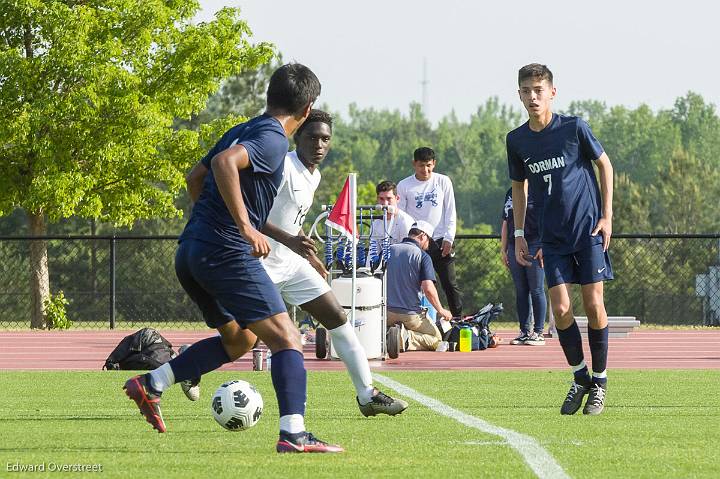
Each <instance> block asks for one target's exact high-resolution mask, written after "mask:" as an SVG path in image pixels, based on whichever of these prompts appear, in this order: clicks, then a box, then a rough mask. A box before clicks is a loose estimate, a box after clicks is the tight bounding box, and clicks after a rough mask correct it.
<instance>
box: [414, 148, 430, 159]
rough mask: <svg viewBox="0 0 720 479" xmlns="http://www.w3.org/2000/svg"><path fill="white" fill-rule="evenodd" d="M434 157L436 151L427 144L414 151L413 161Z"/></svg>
mask: <svg viewBox="0 0 720 479" xmlns="http://www.w3.org/2000/svg"><path fill="white" fill-rule="evenodd" d="M434 159H435V152H434V151H433V149H432V148H429V147H427V146H421V147H420V148H418V149H417V150H415V152H414V153H413V161H432V160H434Z"/></svg>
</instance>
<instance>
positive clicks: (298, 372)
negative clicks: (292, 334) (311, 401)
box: [270, 349, 307, 417]
mask: <svg viewBox="0 0 720 479" xmlns="http://www.w3.org/2000/svg"><path fill="white" fill-rule="evenodd" d="M270 374H271V376H272V382H273V387H274V388H275V396H276V397H277V401H278V409H280V416H281V417H282V416H287V415H290V414H299V415H301V416H304V415H305V401H306V399H307V372H306V371H305V364H304V363H303V355H302V354H301V353H300V351H296V350H294V349H283V350H282V351H278V352H277V353H275V352H274V353H273V355H272V368H271V369H270Z"/></svg>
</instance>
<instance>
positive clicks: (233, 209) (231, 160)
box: [125, 63, 342, 452]
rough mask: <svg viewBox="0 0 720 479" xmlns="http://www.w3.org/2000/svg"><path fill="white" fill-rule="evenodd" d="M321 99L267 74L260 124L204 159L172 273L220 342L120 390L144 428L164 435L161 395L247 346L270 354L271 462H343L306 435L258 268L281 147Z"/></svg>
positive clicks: (295, 364)
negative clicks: (276, 417) (314, 458)
mask: <svg viewBox="0 0 720 479" xmlns="http://www.w3.org/2000/svg"><path fill="white" fill-rule="evenodd" d="M318 95H320V82H319V81H318V79H317V77H316V76H315V74H314V73H313V72H312V71H311V70H310V69H309V68H307V67H305V66H303V65H300V64H297V63H295V64H288V65H283V66H282V67H280V68H279V69H277V70H276V71H275V73H273V75H272V77H271V78H270V84H269V86H268V91H267V109H266V111H265V113H264V114H262V115H260V116H258V117H255V118H253V119H252V120H250V121H248V122H246V123H242V124H240V125H237V126H235V127H233V128H231V129H230V130H228V131H227V132H226V133H225V134H224V135H223V137H222V138H221V139H220V141H218V143H217V144H216V145H215V146H214V147H213V148H212V149H211V150H210V152H209V153H208V154H207V157H208V158H210V161H209V163H208V164H209V165H210V170H209V172H208V173H207V175H206V176H205V180H204V184H203V188H202V192H201V194H200V197H199V198H198V200H197V202H196V203H195V205H194V206H193V210H192V214H191V216H190V220H189V221H188V223H187V225H186V226H185V230H184V231H183V233H182V235H181V236H180V241H179V246H178V250H177V253H176V256H175V271H176V273H177V276H178V279H179V280H180V283H181V285H182V287H183V289H185V291H186V292H187V293H188V295H189V296H190V297H191V298H192V300H193V301H194V302H195V303H196V304H197V305H198V306H199V307H200V310H201V311H202V313H203V317H204V319H205V322H206V323H207V325H208V326H210V327H212V328H216V329H217V330H218V332H219V333H220V335H219V336H214V337H211V338H207V339H203V340H201V341H198V342H197V343H195V344H193V345H192V346H190V347H189V348H188V349H187V350H185V351H184V352H183V353H182V354H180V355H178V356H177V357H176V358H174V359H173V360H171V361H170V362H169V363H166V364H163V365H162V366H160V367H159V368H157V369H155V370H153V371H151V372H150V373H148V374H145V375H142V376H135V377H132V378H130V379H129V380H128V381H127V382H126V383H125V390H126V394H127V395H128V396H129V397H130V398H131V399H133V400H134V401H135V403H136V404H137V405H138V407H139V408H140V412H141V413H142V414H143V416H145V419H146V420H147V421H148V422H149V423H150V424H152V426H153V427H154V428H155V429H157V430H158V431H159V432H164V431H165V423H164V421H163V418H162V414H161V411H160V395H161V394H162V392H163V391H165V390H166V389H167V388H169V387H170V386H171V385H172V384H173V383H175V382H182V381H185V380H188V379H192V378H196V377H200V376H202V374H204V373H206V372H209V371H213V370H215V369H217V368H219V367H220V366H222V365H223V364H225V363H227V362H230V360H231V358H232V357H236V356H237V352H238V351H242V350H247V349H249V348H250V347H251V346H252V344H248V342H249V341H254V336H253V335H251V334H246V332H245V329H247V330H249V331H251V332H252V333H253V334H254V335H255V336H257V337H259V338H260V339H261V340H262V341H263V342H264V343H265V344H266V345H267V346H268V347H269V348H270V350H271V351H272V352H273V368H272V382H273V387H274V388H275V394H276V396H277V401H278V408H279V412H280V439H279V440H278V442H277V446H276V450H277V451H278V452H340V451H342V448H341V447H339V446H333V445H330V444H327V443H325V442H323V441H320V440H318V439H316V438H315V437H314V436H313V435H312V434H311V433H309V432H307V431H306V430H305V422H304V415H305V401H306V396H307V392H306V391H307V375H306V372H305V367H304V364H303V355H302V345H301V344H300V337H299V335H298V332H297V328H296V327H295V324H294V323H293V322H292V320H291V319H290V316H289V315H288V314H287V311H286V310H285V304H284V303H283V300H282V298H281V297H280V293H279V292H278V290H277V289H276V288H275V286H274V285H273V282H272V281H271V279H270V277H269V276H268V274H267V272H266V271H265V269H264V268H263V266H262V264H261V262H260V258H261V257H266V256H267V255H268V253H269V252H270V247H269V245H268V242H267V239H266V238H265V236H263V235H262V234H261V233H260V230H261V229H262V228H263V225H264V224H265V221H266V220H267V217H268V214H269V212H270V209H271V207H272V205H273V201H274V198H275V195H276V194H277V190H278V187H279V186H280V184H281V181H282V178H283V166H284V160H285V154H286V153H287V150H288V137H289V136H290V135H292V134H293V132H294V131H295V130H296V129H297V128H298V127H299V126H300V125H302V123H303V122H304V121H305V119H306V118H307V116H308V115H309V113H310V110H311V108H312V105H313V103H314V102H315V100H316V98H317V97H318Z"/></svg>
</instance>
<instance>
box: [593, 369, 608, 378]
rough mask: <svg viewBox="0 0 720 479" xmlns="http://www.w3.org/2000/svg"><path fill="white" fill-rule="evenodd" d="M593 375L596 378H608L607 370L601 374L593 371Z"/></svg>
mask: <svg viewBox="0 0 720 479" xmlns="http://www.w3.org/2000/svg"><path fill="white" fill-rule="evenodd" d="M592 375H593V377H594V378H601V379H602V378H607V369H606V370H605V371H600V372H599V373H596V372H595V371H593V373H592Z"/></svg>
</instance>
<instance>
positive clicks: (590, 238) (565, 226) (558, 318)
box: [507, 63, 613, 415]
mask: <svg viewBox="0 0 720 479" xmlns="http://www.w3.org/2000/svg"><path fill="white" fill-rule="evenodd" d="M518 84H519V87H520V88H519V90H518V93H519V95H520V99H521V100H522V102H523V105H524V106H525V109H526V110H527V112H528V115H529V120H528V121H527V122H526V123H525V124H523V125H521V126H520V127H518V128H516V129H515V130H513V131H511V132H510V133H508V135H507V155H508V167H509V170H510V179H511V180H512V200H513V206H514V220H515V231H514V236H515V254H516V259H517V262H518V263H519V264H522V265H529V264H530V263H529V262H528V260H527V255H528V254H529V250H528V245H527V241H526V240H525V238H524V229H523V226H524V224H525V210H526V204H527V201H528V195H529V196H530V197H531V198H532V199H533V200H534V201H535V202H536V203H539V204H543V205H544V207H543V215H542V219H541V223H542V226H541V238H542V249H541V250H539V251H538V252H537V253H536V254H535V258H538V259H539V258H542V259H543V260H544V264H545V277H546V280H547V284H548V288H549V292H550V301H551V303H552V310H553V313H554V315H555V322H556V326H557V330H558V337H559V339H560V344H561V346H562V348H563V351H564V353H565V357H566V358H567V361H568V364H569V365H570V366H571V368H572V370H573V373H574V381H573V384H572V386H571V387H570V391H569V392H568V395H567V397H566V398H565V401H564V402H563V405H562V407H561V409H560V412H561V414H575V413H576V412H577V411H578V409H580V407H582V403H583V398H584V397H585V395H588V398H587V401H586V403H585V407H584V408H583V413H584V414H591V415H595V414H600V413H601V412H602V410H603V407H604V404H605V392H606V390H607V373H606V365H607V352H608V327H607V313H606V311H605V303H604V298H603V281H605V280H610V279H612V278H613V275H612V266H611V265H610V257H609V256H608V252H607V251H608V246H609V245H610V237H611V235H612V196H613V169H612V165H611V164H610V159H609V158H608V156H607V154H605V152H604V150H603V148H602V146H601V145H600V143H599V142H598V140H597V139H596V138H595V137H594V136H593V133H592V131H591V130H590V127H589V126H588V124H587V123H586V122H585V121H583V120H582V119H580V118H577V117H573V116H562V115H558V114H555V113H553V112H552V101H553V99H554V98H555V95H556V89H555V86H554V85H553V76H552V73H551V72H550V70H549V69H548V68H547V67H546V66H545V65H540V64H537V63H533V64H530V65H526V66H524V67H522V68H521V69H520V71H519V74H518ZM593 164H594V165H595V166H596V167H597V169H598V173H599V178H600V184H599V185H598V181H597V179H596V177H595V171H594V169H593ZM526 181H527V182H528V186H529V188H528V192H527V193H526V191H525V182H526ZM573 283H575V284H580V285H581V289H582V299H583V306H584V308H585V313H586V314H587V317H588V341H589V343H590V353H591V356H592V376H591V375H590V374H589V372H588V368H587V365H586V364H585V359H584V356H583V350H582V337H581V335H580V329H579V328H578V326H577V323H576V322H575V317H574V315H573V310H572V304H571V301H570V289H569V285H570V284H573Z"/></svg>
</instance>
